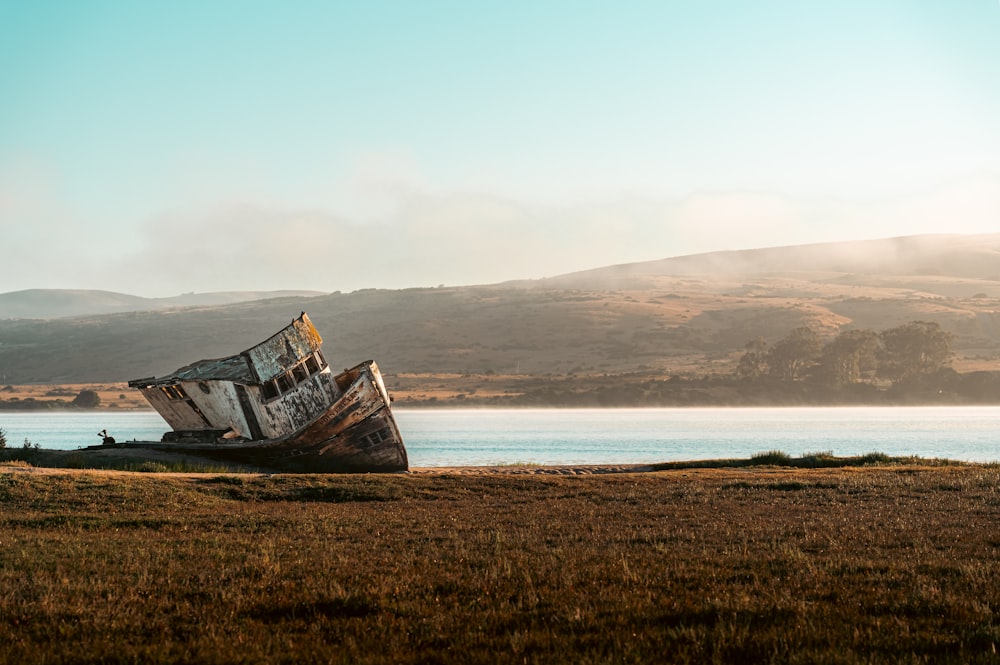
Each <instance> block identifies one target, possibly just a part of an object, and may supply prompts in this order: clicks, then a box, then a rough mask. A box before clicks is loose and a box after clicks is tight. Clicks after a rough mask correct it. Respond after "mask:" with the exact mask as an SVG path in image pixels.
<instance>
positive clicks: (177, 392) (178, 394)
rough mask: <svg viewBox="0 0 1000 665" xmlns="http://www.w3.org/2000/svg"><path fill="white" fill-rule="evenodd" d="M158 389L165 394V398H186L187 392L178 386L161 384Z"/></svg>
mask: <svg viewBox="0 0 1000 665" xmlns="http://www.w3.org/2000/svg"><path fill="white" fill-rule="evenodd" d="M160 390H162V391H163V394H164V395H166V396H167V399H187V393H185V392H184V389H183V388H181V387H180V386H161V387H160Z"/></svg>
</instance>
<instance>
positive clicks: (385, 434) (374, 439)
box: [365, 427, 389, 445]
mask: <svg viewBox="0 0 1000 665" xmlns="http://www.w3.org/2000/svg"><path fill="white" fill-rule="evenodd" d="M365 439H366V440H367V441H368V443H369V444H371V445H375V444H376V443H382V442H383V441H386V440H387V439H389V428H388V427H383V428H382V429H380V430H377V431H375V432H372V433H371V434H369V435H368V436H366V437H365Z"/></svg>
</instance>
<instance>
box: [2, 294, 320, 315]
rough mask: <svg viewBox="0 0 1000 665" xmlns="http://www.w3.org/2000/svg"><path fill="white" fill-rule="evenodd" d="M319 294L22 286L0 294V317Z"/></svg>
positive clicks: (144, 308) (92, 312)
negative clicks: (156, 293)
mask: <svg viewBox="0 0 1000 665" xmlns="http://www.w3.org/2000/svg"><path fill="white" fill-rule="evenodd" d="M321 294H322V292H320V291H304V290H303V291H214V292H210V293H184V294H181V295H179V296H171V297H169V298H143V297H141V296H133V295H128V294H126V293H116V292H113V291H98V290H88V289H25V290H23V291H9V292H7V293H0V319H55V318H60V317H64V316H93V315H95V314H113V313H116V312H143V311H149V310H163V309H176V308H178V307H204V306H210V305H229V304H232V303H238V302H246V301H249V300H264V299H266V298H281V297H288V296H301V297H308V296H316V295H321Z"/></svg>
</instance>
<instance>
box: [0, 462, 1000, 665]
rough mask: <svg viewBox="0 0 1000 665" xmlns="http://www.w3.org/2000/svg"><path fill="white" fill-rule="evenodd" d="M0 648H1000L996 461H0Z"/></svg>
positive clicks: (834, 659)
mask: <svg viewBox="0 0 1000 665" xmlns="http://www.w3.org/2000/svg"><path fill="white" fill-rule="evenodd" d="M0 506H2V513H0V661H5V662H19V663H41V662H45V663H65V662H83V663H87V662H94V663H96V662H103V663H117V662H123V663H124V662H209V663H238V662H245V663H254V662H362V663H365V662H413V663H418V662H419V663H428V662H429V663H434V662H474V663H486V662H489V663H493V662H511V663H513V662H517V663H522V662H529V663H530V662H537V663H542V662H545V663H549V662H566V663H596V662H664V661H665V662H681V663H684V662H687V663H695V662H697V663H704V662H720V663H721V662H777V663H798V662H811V663H813V662H826V663H896V662H912V663H923V662H935V663H936V662H954V663H959V662H963V663H965V662H980V663H988V662H997V658H998V656H997V653H996V649H997V646H998V644H1000V616H998V612H1000V600H998V599H1000V565H998V563H1000V561H998V559H1000V535H998V531H997V527H996V525H997V523H998V519H1000V469H998V468H996V467H975V466H973V467H943V468H934V469H930V468H921V467H907V468H893V469H888V468H875V469H873V468H866V469H826V470H789V469H777V468H761V469H754V470H746V469H719V470H715V469H703V470H683V471H669V472H659V473H645V474H611V475H600V476H598V475H593V476H570V477H566V476H549V475H543V474H541V473H537V474H534V475H527V476H498V475H490V474H465V475H459V474H448V473H440V474H437V473H425V474H410V475H391V476H336V477H327V476H324V477H320V476H297V477H290V476H273V477H259V476H238V475H224V476H202V477H184V476H148V475H144V476H143V475H135V474H121V473H118V474H100V473H89V472H76V473H74V474H59V473H52V472H46V473H44V474H43V473H34V472H32V471H31V469H30V468H28V469H25V468H24V467H20V468H14V469H9V470H6V471H5V472H3V473H0Z"/></svg>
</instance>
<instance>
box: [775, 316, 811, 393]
mask: <svg viewBox="0 0 1000 665" xmlns="http://www.w3.org/2000/svg"><path fill="white" fill-rule="evenodd" d="M819 354H820V343H819V336H818V335H817V334H816V331H815V330H813V329H812V328H807V327H805V326H803V327H801V328H796V329H795V330H793V331H792V332H790V333H789V334H788V336H787V337H784V338H782V339H780V340H778V341H777V342H775V343H774V346H772V347H771V350H770V352H768V354H767V360H768V368H769V370H770V373H771V374H772V375H773V376H776V377H778V378H779V379H781V380H783V381H795V380H796V379H798V378H800V377H801V376H802V373H803V370H805V368H807V367H809V366H810V365H812V364H813V363H814V362H815V361H816V359H817V358H818V357H819Z"/></svg>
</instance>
